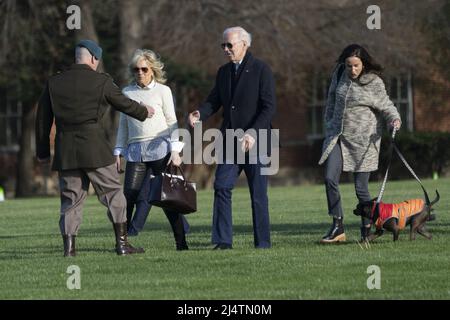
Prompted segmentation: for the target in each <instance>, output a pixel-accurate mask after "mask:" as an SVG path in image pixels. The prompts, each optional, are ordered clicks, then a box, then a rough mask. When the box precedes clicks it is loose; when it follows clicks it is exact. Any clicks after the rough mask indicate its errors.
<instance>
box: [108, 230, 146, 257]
mask: <svg viewBox="0 0 450 320" xmlns="http://www.w3.org/2000/svg"><path fill="white" fill-rule="evenodd" d="M114 232H115V234H116V253H117V254H118V255H119V256H123V255H127V254H133V253H144V249H142V248H135V247H133V246H132V245H131V244H130V243H129V242H128V236H127V224H126V222H123V223H114Z"/></svg>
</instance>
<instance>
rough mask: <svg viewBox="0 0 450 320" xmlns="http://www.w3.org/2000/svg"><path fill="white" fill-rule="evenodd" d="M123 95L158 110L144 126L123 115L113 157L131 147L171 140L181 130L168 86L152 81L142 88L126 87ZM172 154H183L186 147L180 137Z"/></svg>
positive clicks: (135, 85) (172, 145)
mask: <svg viewBox="0 0 450 320" xmlns="http://www.w3.org/2000/svg"><path fill="white" fill-rule="evenodd" d="M122 92H123V93H124V94H125V95H126V96H127V97H129V98H130V99H132V100H134V101H136V102H143V103H145V104H146V105H149V106H151V107H153V109H155V114H154V115H153V116H152V117H151V118H148V119H146V120H145V121H144V122H141V121H139V120H136V119H134V118H131V117H129V116H127V115H126V114H124V113H121V114H120V120H119V129H118V132H117V142H116V148H115V150H114V154H119V152H118V151H119V150H121V149H122V150H123V149H125V148H126V147H127V146H128V145H129V144H130V143H133V142H142V141H149V140H153V139H155V138H157V137H163V136H172V132H173V131H174V130H175V129H177V128H178V125H177V117H176V114H175V106H174V103H173V97H172V91H171V90H170V88H169V87H168V86H166V85H163V84H161V83H158V82H155V80H153V81H152V82H151V83H150V84H149V85H148V86H146V87H144V88H141V87H139V86H138V85H137V84H131V85H129V86H127V87H125V88H124V89H123V90H122ZM170 142H171V150H172V151H178V152H181V149H183V146H184V143H182V142H180V141H178V135H176V136H175V135H174V137H172V138H171V141H170Z"/></svg>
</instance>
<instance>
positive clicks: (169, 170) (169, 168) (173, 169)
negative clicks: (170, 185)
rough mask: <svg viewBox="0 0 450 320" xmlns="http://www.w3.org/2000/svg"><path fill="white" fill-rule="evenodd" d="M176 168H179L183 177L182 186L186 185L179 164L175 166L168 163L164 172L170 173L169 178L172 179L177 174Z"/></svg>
mask: <svg viewBox="0 0 450 320" xmlns="http://www.w3.org/2000/svg"><path fill="white" fill-rule="evenodd" d="M177 169H179V170H180V172H181V176H182V177H183V181H184V186H185V187H186V184H187V181H186V178H185V176H184V172H183V169H181V166H179V167H177V166H174V165H172V163H170V164H168V165H167V166H166V169H165V172H166V173H169V174H170V180H171V181H172V179H173V177H174V176H175V175H176V174H177Z"/></svg>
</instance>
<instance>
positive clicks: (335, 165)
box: [325, 141, 371, 218]
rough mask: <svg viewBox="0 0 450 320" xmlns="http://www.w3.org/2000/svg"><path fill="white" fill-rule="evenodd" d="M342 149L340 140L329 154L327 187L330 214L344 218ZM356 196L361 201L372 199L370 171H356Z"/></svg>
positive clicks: (326, 168) (354, 175)
mask: <svg viewBox="0 0 450 320" xmlns="http://www.w3.org/2000/svg"><path fill="white" fill-rule="evenodd" d="M342 166H343V160H342V150H341V145H340V143H339V141H338V142H337V143H336V146H335V147H334V148H333V150H332V151H331V153H330V155H329V156H328V159H327V162H326V164H325V189H326V193H327V202H328V214H329V215H330V216H332V217H334V218H342V217H343V212H342V203H341V195H340V193H339V179H340V177H341V173H342ZM353 178H354V182H355V191H356V197H357V198H358V200H359V202H362V201H369V200H371V197H370V193H369V178H370V172H354V173H353Z"/></svg>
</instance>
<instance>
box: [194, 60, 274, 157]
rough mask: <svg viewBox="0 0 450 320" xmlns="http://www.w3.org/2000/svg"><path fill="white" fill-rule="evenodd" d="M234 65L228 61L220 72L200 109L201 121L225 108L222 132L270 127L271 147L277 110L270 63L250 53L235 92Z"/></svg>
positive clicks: (243, 62)
mask: <svg viewBox="0 0 450 320" xmlns="http://www.w3.org/2000/svg"><path fill="white" fill-rule="evenodd" d="M234 68H235V66H234V64H233V63H232V62H229V63H227V64H224V65H223V66H221V67H220V68H219V70H218V71H217V76H216V83H215V86H214V88H213V89H212V91H211V92H210V94H209V96H208V98H207V99H206V101H205V102H204V103H203V104H202V105H201V106H200V108H199V111H200V120H202V121H204V120H206V119H208V118H209V117H210V116H211V115H212V114H214V113H216V112H217V111H218V110H219V109H220V108H221V107H222V108H223V114H222V116H223V122H222V125H221V131H222V133H225V129H243V130H244V131H246V130H247V129H251V128H253V129H255V130H256V132H257V133H258V130H259V129H267V130H268V140H269V141H268V142H269V144H268V146H269V150H270V129H271V121H272V118H273V116H274V115H275V111H276V99H275V81H274V78H273V74H272V71H271V70H270V68H269V66H268V65H267V64H265V63H264V62H263V61H261V60H259V59H256V58H254V57H253V56H252V54H251V53H250V52H247V53H246V55H245V57H244V59H243V61H242V63H241V65H240V66H239V70H238V76H237V80H236V81H237V82H235V88H234V92H233V93H232V81H233V72H234ZM255 138H257V137H255ZM258 142H259V139H258V138H257V143H258Z"/></svg>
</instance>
